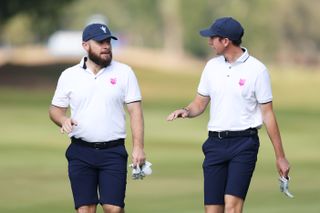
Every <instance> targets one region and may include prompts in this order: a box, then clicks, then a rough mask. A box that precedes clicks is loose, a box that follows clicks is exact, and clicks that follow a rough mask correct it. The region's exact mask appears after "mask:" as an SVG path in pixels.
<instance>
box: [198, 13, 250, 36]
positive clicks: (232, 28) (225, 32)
mask: <svg viewBox="0 0 320 213" xmlns="http://www.w3.org/2000/svg"><path fill="white" fill-rule="evenodd" d="M243 33H244V30H243V28H242V26H241V24H240V23H239V22H238V21H237V20H235V19H233V18H231V17H223V18H219V19H217V20H215V21H214V22H213V24H212V25H211V26H210V27H209V28H207V29H204V30H201V31H200V35H202V36H204V37H211V36H221V37H223V38H228V39H230V40H231V41H237V40H240V39H241V38H242V36H243Z"/></svg>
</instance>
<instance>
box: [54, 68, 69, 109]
mask: <svg viewBox="0 0 320 213" xmlns="http://www.w3.org/2000/svg"><path fill="white" fill-rule="evenodd" d="M65 81H66V76H65V75H64V73H62V74H61V75H60V77H59V80H58V83H57V87H56V91H55V93H54V96H53V98H52V101H51V104H52V105H54V106H57V107H68V106H69V103H70V99H69V97H68V93H67V91H66V83H65Z"/></svg>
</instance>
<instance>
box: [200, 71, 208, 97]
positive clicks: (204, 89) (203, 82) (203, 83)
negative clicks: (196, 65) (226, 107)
mask: <svg viewBox="0 0 320 213" xmlns="http://www.w3.org/2000/svg"><path fill="white" fill-rule="evenodd" d="M207 69H208V65H206V66H205V68H204V70H203V72H202V74H201V78H200V82H199V86H198V93H199V94H200V95H203V96H209V85H208V71H207Z"/></svg>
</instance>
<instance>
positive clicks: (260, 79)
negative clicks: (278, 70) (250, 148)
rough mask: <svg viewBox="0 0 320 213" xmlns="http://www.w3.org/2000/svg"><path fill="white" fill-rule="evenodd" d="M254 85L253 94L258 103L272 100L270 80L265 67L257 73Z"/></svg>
mask: <svg viewBox="0 0 320 213" xmlns="http://www.w3.org/2000/svg"><path fill="white" fill-rule="evenodd" d="M255 87H256V88H255V91H256V92H255V95H256V98H257V101H258V103H260V104H263V103H268V102H270V101H272V89H271V82H270V76H269V73H268V70H267V69H264V70H263V71H262V72H261V73H259V75H258V76H257V80H256V84H255Z"/></svg>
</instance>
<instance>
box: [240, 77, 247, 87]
mask: <svg viewBox="0 0 320 213" xmlns="http://www.w3.org/2000/svg"><path fill="white" fill-rule="evenodd" d="M245 83H246V79H242V78H240V80H239V85H240V86H241V87H242V86H243V85H244V84H245Z"/></svg>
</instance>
